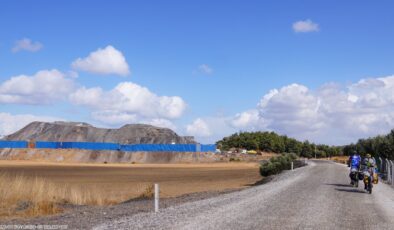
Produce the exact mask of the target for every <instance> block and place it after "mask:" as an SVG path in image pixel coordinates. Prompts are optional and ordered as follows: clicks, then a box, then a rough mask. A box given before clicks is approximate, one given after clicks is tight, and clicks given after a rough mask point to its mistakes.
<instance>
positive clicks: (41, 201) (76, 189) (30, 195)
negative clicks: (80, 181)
mask: <svg viewBox="0 0 394 230" xmlns="http://www.w3.org/2000/svg"><path fill="white" fill-rule="evenodd" d="M139 190H140V193H141V195H140V197H143V198H149V197H151V196H152V195H151V193H152V188H151V186H148V187H146V188H145V190H144V189H142V188H139ZM141 191H142V192H141ZM128 198H129V197H125V196H116V197H115V196H108V194H107V193H105V192H104V191H103V190H101V189H94V188H92V187H91V186H90V187H86V186H83V185H73V186H70V185H66V184H63V185H59V184H55V183H52V182H50V181H48V180H46V179H44V178H41V177H35V178H31V177H30V178H29V177H26V176H24V175H21V174H19V175H9V174H6V173H2V174H0V217H11V216H12V217H15V216H39V215H51V214H55V213H59V212H62V211H63V210H62V208H61V205H62V204H74V205H112V204H116V203H119V202H122V201H125V200H127V199H128Z"/></svg>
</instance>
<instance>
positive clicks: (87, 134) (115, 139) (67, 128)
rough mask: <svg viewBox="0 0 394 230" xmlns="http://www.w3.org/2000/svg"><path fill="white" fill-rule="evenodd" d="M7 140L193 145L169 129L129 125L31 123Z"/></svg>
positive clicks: (190, 138) (191, 141) (189, 139)
mask: <svg viewBox="0 0 394 230" xmlns="http://www.w3.org/2000/svg"><path fill="white" fill-rule="evenodd" d="M3 139H4V140H35V141H64V142H112V143H121V144H141V143H143V144H170V143H177V144H192V143H196V142H195V141H194V139H193V137H182V136H179V135H177V134H176V133H175V132H174V131H172V130H171V129H168V128H159V127H155V126H152V125H144V124H128V125H124V126H122V127H121V128H119V129H104V128H96V127H94V126H92V125H90V124H87V123H78V122H59V121H57V122H52V123H48V122H32V123H30V124H28V125H27V126H25V127H24V128H22V129H21V130H19V131H17V132H15V133H13V134H11V135H8V136H5V137H4V138H3Z"/></svg>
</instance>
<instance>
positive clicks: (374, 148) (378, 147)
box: [343, 129, 394, 159]
mask: <svg viewBox="0 0 394 230" xmlns="http://www.w3.org/2000/svg"><path fill="white" fill-rule="evenodd" d="M354 151H357V152H359V153H360V154H361V155H365V154H367V153H370V154H371V155H372V156H374V157H382V158H388V159H394V129H393V130H391V132H390V133H389V134H387V135H380V136H376V137H371V138H368V139H360V140H358V141H357V143H356V144H350V145H346V146H343V153H344V154H345V155H350V154H352V153H353V152H354Z"/></svg>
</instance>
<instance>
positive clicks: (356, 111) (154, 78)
mask: <svg viewBox="0 0 394 230" xmlns="http://www.w3.org/2000/svg"><path fill="white" fill-rule="evenodd" d="M393 8H394V3H393V2H392V1H379V2H372V1H329V2H328V1H216V2H213V1H188V2H185V1H127V2H126V1H2V2H1V3H0V27H1V28H2V30H1V32H0V35H1V36H0V84H1V85H0V117H1V118H2V120H3V122H1V123H0V132H1V134H3V135H4V134H8V133H10V132H12V131H15V130H16V129H18V128H20V127H21V126H23V125H25V124H26V123H27V122H30V121H31V120H35V119H37V120H48V121H51V120H56V119H64V120H73V121H85V122H88V123H91V124H94V125H97V126H102V127H119V126H121V125H123V124H126V123H140V122H143V123H151V124H156V125H159V124H160V125H161V126H167V127H171V128H174V129H175V130H176V131H177V132H178V133H180V134H182V135H194V136H196V138H197V139H198V140H200V141H201V142H205V143H208V142H214V141H216V140H218V139H220V138H222V137H223V136H225V135H228V134H231V133H233V132H236V131H240V130H244V131H256V130H272V131H276V132H279V133H281V134H286V135H289V136H292V137H296V138H298V139H301V140H303V139H310V140H312V141H316V142H320V143H328V144H344V143H348V142H350V141H355V140H357V138H360V137H367V136H370V135H376V134H383V133H385V132H388V131H389V130H390V129H391V128H394V115H393V114H392V112H394V109H392V108H393V107H394V104H393V102H394V100H391V96H393V95H392V94H393V93H391V92H392V89H393V88H391V84H390V83H391V82H392V81H394V80H392V79H391V78H390V76H392V75H393V72H394V71H393V66H394V60H393V53H394V45H393V42H392V41H394V27H393V26H392V25H393V23H394V14H393V13H392V12H391V11H392V9H393ZM297 23H301V24H298V25H299V26H301V27H299V28H298V29H297V28H296V27H297V26H296V25H297ZM108 47H110V48H108ZM107 48H108V49H107ZM100 50H101V51H107V54H108V55H107V56H105V55H104V56H103V58H104V59H100V60H104V62H106V63H112V61H115V62H116V61H120V62H117V63H118V64H119V63H120V65H119V66H120V67H125V65H126V66H127V67H128V72H127V73H125V72H121V73H120V72H119V71H118V70H116V69H114V68H117V67H114V66H105V65H104V66H98V65H99V64H100V63H91V62H89V63H90V64H89V66H88V67H86V65H87V64H86V63H87V62H84V63H82V64H81V65H79V66H78V67H76V65H73V64H72V63H75V62H76V60H77V59H78V58H80V60H85V61H86V60H87V58H88V57H89V55H91V54H93V53H94V52H96V54H97V55H100V54H103V53H105V52H100ZM97 52H98V53H97ZM105 58H115V59H114V60H106V59H105ZM122 58H123V59H124V60H123V62H122ZM90 60H91V59H90ZM101 64H102V63H101ZM122 64H123V65H122ZM119 66H118V67H119ZM103 68H104V69H105V68H110V70H109V71H105V70H104V69H103ZM98 69H100V71H101V72H100V71H99V70H98ZM52 70H56V71H57V72H53V71H52ZM40 71H48V72H47V74H45V72H44V73H43V72H41V75H45V76H42V77H37V75H40V74H37V73H39V72H40ZM51 71H52V72H51ZM21 75H25V78H23V77H21ZM53 75H56V76H57V78H56V77H54V78H52V77H53ZM13 77H14V78H16V80H15V79H14V81H13V84H12V87H11V86H10V84H11V83H10V81H11V79H12V78H13ZM51 78H52V79H55V80H56V82H57V83H59V85H58V87H59V88H62V87H63V88H64V84H66V82H68V83H70V85H69V88H67V90H63V91H64V92H61V93H57V92H56V91H57V90H56V87H55V86H56V84H57V83H56V82H55V80H52V81H51V80H50V79H51ZM25 81H26V82H27V83H26V82H25ZM47 82H52V83H47ZM364 82H367V83H365V84H366V85H367V86H365V84H364ZM376 82H378V83H376ZM122 83H131V84H123V86H124V87H125V91H122V93H120V94H121V95H119V92H118V91H119V90H120V88H119V87H118V88H117V86H119V84H122ZM25 84H26V85H25ZM51 84H54V85H52V87H49V86H50V85H51ZM294 84H295V85H294ZM45 85H47V86H48V88H49V89H48V90H46V91H45V92H44V93H42V92H40V88H41V86H45ZM34 87H36V88H37V89H33V88H34ZM97 87H99V88H100V90H101V91H100V92H101V94H97V92H98V91H95V93H96V94H95V98H92V95H91V94H89V93H91V92H92V90H90V91H89V90H88V89H92V88H95V89H97ZM27 88H28V90H27ZM327 88H329V90H327ZM366 88H367V90H366ZM81 89H85V91H81ZM143 89H146V90H148V91H149V93H150V94H149V93H148V94H146V91H144V90H143ZM275 89H276V91H275ZM78 90H79V91H78ZM126 91H127V92H126ZM328 91H330V92H328ZM76 92H78V94H77V93H76ZM133 92H134V93H133ZM270 92H273V93H272V94H270ZM89 95H90V97H88V96H89ZM152 95H153V96H152ZM267 95H268V96H267ZM339 95H342V97H339ZM165 96H167V97H168V98H167V99H165V98H163V97H165ZM265 96H266V97H265ZM16 97H17V99H15V98H16ZM40 97H43V98H45V100H40V99H39V98H40ZM264 97H265V98H266V99H265V102H264V103H262V101H264ZM393 97H394V96H393ZM71 98H72V99H71ZM108 98H111V100H109V99H108ZM352 98H353V99H354V98H356V99H354V100H353V99H352ZM179 99H180V100H181V101H179ZM103 100H107V101H106V102H103V103H101V102H100V101H103ZM145 100H146V101H145ZM163 100H166V101H167V102H168V103H164V104H160V102H163ZM382 100H383V101H384V103H383V102H382V103H380V101H382ZM119 101H125V102H124V103H123V104H119V105H115V104H116V103H118V102H119ZM159 104H160V106H159ZM161 106H162V107H161ZM333 107H336V108H335V109H333ZM333 136H335V137H333Z"/></svg>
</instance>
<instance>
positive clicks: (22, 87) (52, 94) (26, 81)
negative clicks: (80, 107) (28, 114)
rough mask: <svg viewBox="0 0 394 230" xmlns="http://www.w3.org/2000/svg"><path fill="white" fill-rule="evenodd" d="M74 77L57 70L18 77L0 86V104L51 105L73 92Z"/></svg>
mask: <svg viewBox="0 0 394 230" xmlns="http://www.w3.org/2000/svg"><path fill="white" fill-rule="evenodd" d="M74 79H75V78H74V77H73V76H71V77H70V76H68V75H67V74H65V73H62V72H60V71H59V70H56V69H53V70H41V71H38V72H37V73H36V74H34V75H32V76H28V75H18V76H14V77H11V78H10V79H9V80H6V81H4V82H2V83H1V84H0V104H35V105H38V104H51V103H54V102H55V101H57V100H63V99H65V98H67V95H68V94H69V93H71V92H73V91H74V90H75V83H74Z"/></svg>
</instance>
